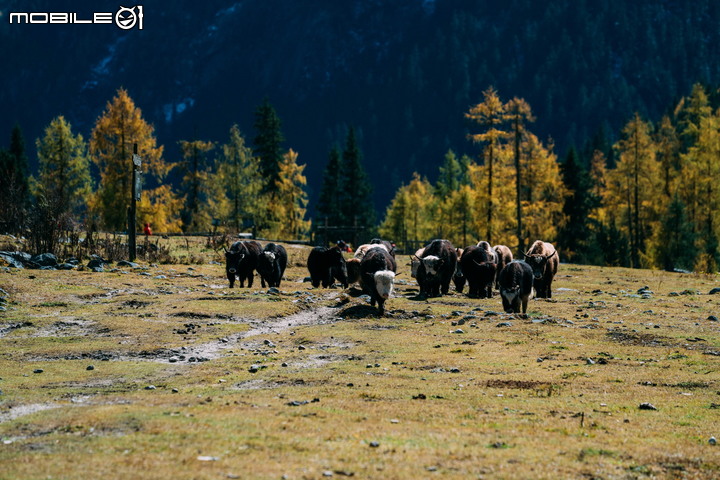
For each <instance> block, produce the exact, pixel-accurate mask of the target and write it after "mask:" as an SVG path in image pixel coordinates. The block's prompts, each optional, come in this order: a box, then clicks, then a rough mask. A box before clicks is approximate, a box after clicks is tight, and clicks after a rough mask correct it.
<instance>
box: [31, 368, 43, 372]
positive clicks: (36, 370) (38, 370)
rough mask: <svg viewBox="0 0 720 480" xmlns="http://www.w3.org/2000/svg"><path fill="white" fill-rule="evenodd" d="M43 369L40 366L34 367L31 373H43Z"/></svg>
mask: <svg viewBox="0 0 720 480" xmlns="http://www.w3.org/2000/svg"><path fill="white" fill-rule="evenodd" d="M44 371H45V370H43V369H42V368H36V369H35V370H33V373H43V372H44Z"/></svg>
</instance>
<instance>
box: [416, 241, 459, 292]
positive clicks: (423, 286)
mask: <svg viewBox="0 0 720 480" xmlns="http://www.w3.org/2000/svg"><path fill="white" fill-rule="evenodd" d="M456 267H457V253H456V252H455V247H453V245H452V243H450V241H449V240H441V239H436V240H433V241H432V242H430V244H429V245H428V246H426V247H425V251H424V252H423V254H422V257H421V258H420V265H419V266H418V271H417V281H418V285H419V286H420V295H422V296H425V297H439V296H440V295H441V294H442V295H447V294H448V291H449V290H450V281H451V280H452V277H453V275H454V274H455V269H456Z"/></svg>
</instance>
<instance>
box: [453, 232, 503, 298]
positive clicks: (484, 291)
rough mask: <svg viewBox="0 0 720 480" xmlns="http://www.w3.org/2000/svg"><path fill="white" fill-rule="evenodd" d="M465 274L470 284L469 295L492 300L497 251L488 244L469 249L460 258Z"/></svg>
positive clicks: (480, 244) (479, 244) (481, 243)
mask: <svg viewBox="0 0 720 480" xmlns="http://www.w3.org/2000/svg"><path fill="white" fill-rule="evenodd" d="M460 262H461V265H462V270H463V274H464V275H465V279H466V280H467V282H468V289H469V291H468V295H469V296H471V297H479V298H492V290H493V284H494V283H495V270H496V269H497V259H496V258H495V251H494V250H493V249H492V248H491V247H490V244H489V243H487V242H480V243H478V244H477V245H476V246H470V247H467V248H466V249H465V250H464V251H463V254H462V256H461V257H460Z"/></svg>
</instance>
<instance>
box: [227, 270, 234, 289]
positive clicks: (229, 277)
mask: <svg viewBox="0 0 720 480" xmlns="http://www.w3.org/2000/svg"><path fill="white" fill-rule="evenodd" d="M227 279H228V281H229V282H230V288H233V286H235V274H234V273H228V274H227Z"/></svg>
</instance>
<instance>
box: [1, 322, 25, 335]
mask: <svg viewBox="0 0 720 480" xmlns="http://www.w3.org/2000/svg"><path fill="white" fill-rule="evenodd" d="M32 326H33V323H32V322H21V323H13V324H10V325H5V326H4V327H0V338H2V337H4V336H5V335H7V334H8V333H10V332H12V331H14V330H17V329H19V328H24V327H32Z"/></svg>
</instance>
